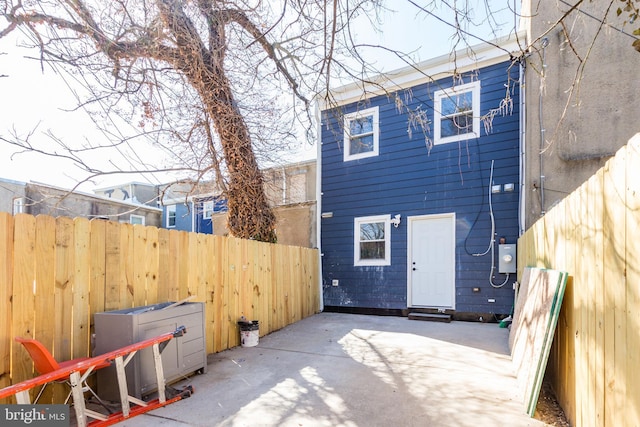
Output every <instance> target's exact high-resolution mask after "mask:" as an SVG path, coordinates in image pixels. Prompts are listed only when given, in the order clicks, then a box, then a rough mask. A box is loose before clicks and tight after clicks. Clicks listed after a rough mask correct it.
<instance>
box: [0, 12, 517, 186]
mask: <svg viewBox="0 0 640 427" xmlns="http://www.w3.org/2000/svg"><path fill="white" fill-rule="evenodd" d="M470 1H471V2H472V3H474V2H477V5H476V7H477V8H480V9H481V8H482V4H483V1H482V0H470ZM388 3H389V4H390V5H391V6H389V7H390V8H392V9H393V10H388V11H385V12H384V13H383V14H382V16H381V22H382V28H383V30H382V32H380V33H374V32H373V31H371V27H370V25H369V24H368V23H366V22H364V21H362V22H360V23H357V26H356V28H357V30H356V33H357V36H358V37H359V39H360V41H362V42H367V43H370V44H378V45H384V46H385V47H388V48H393V49H397V50H402V51H404V52H410V53H411V56H412V58H413V59H414V60H415V61H422V60H426V59H429V58H433V57H437V56H440V55H443V54H446V53H448V52H449V51H450V49H451V39H450V37H451V34H452V31H453V30H452V29H451V27H449V26H447V25H444V24H443V23H442V22H440V21H439V20H437V19H434V18H432V17H426V16H425V15H424V14H420V13H416V8H415V7H414V6H413V5H411V4H410V3H411V2H409V1H406V2H400V1H397V0H396V1H390V2H388ZM499 3H500V4H504V3H503V2H499ZM501 7H503V6H501ZM478 13H481V11H479V12H478ZM441 16H444V14H442V15H441ZM496 19H497V20H498V21H499V22H500V23H501V24H503V27H502V32H503V33H504V32H508V31H509V30H510V29H511V28H513V25H512V24H513V16H512V15H511V14H510V13H508V11H503V13H502V14H500V15H499V16H498V17H497V18H496ZM473 32H474V33H476V34H480V35H482V36H483V37H484V38H486V39H492V38H494V37H495V34H492V33H491V32H490V31H489V29H488V27H486V26H484V27H481V28H480V29H478V28H474V29H473ZM499 35H502V34H499ZM470 43H471V44H477V43H479V40H474V39H471V40H470ZM0 53H3V54H0V75H3V74H4V75H7V76H8V77H2V78H0V96H1V99H2V102H0V136H2V137H5V138H7V139H10V138H11V135H13V134H14V133H15V134H18V135H19V136H21V137H26V136H27V135H29V134H30V136H29V140H30V141H32V143H33V144H34V145H35V146H38V147H52V146H54V141H53V139H52V138H51V136H50V135H54V136H55V137H56V138H59V139H61V140H63V141H64V142H65V143H67V144H70V145H74V146H79V145H81V144H83V143H84V142H85V141H87V140H91V141H92V142H94V143H95V142H96V141H97V142H99V143H103V144H107V143H108V140H107V139H106V137H105V136H104V135H103V134H101V133H100V132H98V131H97V129H96V125H95V124H94V123H93V122H92V120H91V119H90V118H89V116H88V115H87V114H86V113H85V112H84V111H83V110H81V109H80V110H75V111H73V110H74V109H75V107H76V105H77V101H76V99H75V97H74V96H73V95H72V94H71V90H70V89H69V87H68V85H67V83H66V82H65V78H64V76H62V75H59V74H56V73H55V72H54V71H53V70H52V69H51V68H48V67H46V66H45V68H44V70H43V69H41V67H40V63H39V62H38V61H37V60H34V59H29V57H31V58H33V57H37V52H34V51H32V50H27V49H24V48H20V47H19V41H18V39H17V37H15V36H12V37H7V38H2V39H0ZM370 58H371V61H372V62H375V64H376V67H379V69H380V70H383V71H391V70H393V69H396V68H400V67H403V66H405V65H406V64H404V63H402V61H399V60H398V58H396V57H395V56H394V55H391V54H384V53H382V52H381V51H376V52H371V54H370ZM67 79H68V78H67ZM128 126H129V125H127V124H120V128H121V131H122V132H123V133H128V129H127V128H128ZM132 154H133V153H132V152H131V151H130V152H129V153H124V154H123V153H122V152H118V151H115V150H101V151H100V152H94V153H90V154H87V156H86V157H87V161H88V162H89V163H90V164H91V165H94V166H97V167H99V168H105V169H113V167H112V164H116V165H118V166H119V167H121V168H127V164H128V163H129V162H130V160H129V159H130V158H131V157H132ZM135 155H136V156H141V157H143V158H145V159H152V160H154V161H157V162H162V161H163V156H164V155H165V154H164V153H162V152H159V151H158V150H157V149H156V150H154V149H152V148H151V147H145V146H144V145H142V146H137V147H136V149H135ZM315 155H316V148H315V147H314V146H311V145H309V144H308V143H306V142H301V144H300V149H299V151H298V152H297V153H295V154H293V155H292V156H291V159H290V161H301V160H308V159H313V158H315ZM86 176H87V174H86V172H83V171H81V170H80V169H79V168H77V167H76V166H74V164H73V162H71V161H69V160H63V159H56V158H52V157H50V156H45V155H43V154H40V153H37V152H23V151H22V152H21V151H19V150H17V149H16V148H15V147H14V146H11V145H9V144H7V143H6V142H3V141H1V140H0V178H2V179H10V180H14V181H21V182H29V181H34V182H41V183H46V184H49V185H54V186H58V187H62V188H72V187H74V186H75V185H76V184H77V183H78V182H79V181H81V180H82V179H84V178H86ZM172 178H173V177H172V176H170V175H160V174H157V175H155V176H149V175H109V176H102V177H96V178H94V179H92V180H91V181H89V182H87V183H84V184H82V185H81V186H80V187H79V190H81V191H86V192H91V190H93V189H94V188H102V187H108V186H112V185H118V184H123V183H127V182H131V181H136V182H149V183H152V184H160V183H162V182H168V181H170V180H171V179H172Z"/></svg>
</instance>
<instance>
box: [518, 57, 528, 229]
mask: <svg viewBox="0 0 640 427" xmlns="http://www.w3.org/2000/svg"><path fill="white" fill-rule="evenodd" d="M526 61H527V59H526V57H525V56H523V57H522V59H521V60H520V69H519V72H520V76H519V78H520V82H519V83H520V88H519V90H520V192H519V193H520V194H519V196H520V209H519V212H518V224H519V228H520V229H519V230H518V231H519V233H518V236H522V235H523V234H524V231H525V227H526V224H525V211H526V192H525V190H526V186H525V179H526V176H525V173H526V172H525V171H526V169H525V168H526V164H527V163H526V160H527V158H526V136H527V133H526V125H527V120H526V117H527V116H526V113H525V108H526V103H525V96H526V91H527V87H526V84H525V67H526V65H527V62H526Z"/></svg>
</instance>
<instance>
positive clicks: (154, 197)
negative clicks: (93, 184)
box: [93, 182, 159, 208]
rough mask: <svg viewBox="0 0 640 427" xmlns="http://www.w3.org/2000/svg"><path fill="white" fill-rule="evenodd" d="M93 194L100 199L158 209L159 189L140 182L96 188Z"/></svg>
mask: <svg viewBox="0 0 640 427" xmlns="http://www.w3.org/2000/svg"><path fill="white" fill-rule="evenodd" d="M93 192H94V193H95V194H96V195H98V196H102V197H106V198H108V199H115V200H123V201H128V202H133V203H140V204H143V205H148V206H153V207H154V208H155V207H158V200H159V187H158V186H157V185H152V184H145V183H142V182H129V183H126V184H122V185H116V186H112V187H105V188H98V189H95V190H93Z"/></svg>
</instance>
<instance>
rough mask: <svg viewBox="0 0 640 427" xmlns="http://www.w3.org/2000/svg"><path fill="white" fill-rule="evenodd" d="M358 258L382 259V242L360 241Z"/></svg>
mask: <svg viewBox="0 0 640 427" xmlns="http://www.w3.org/2000/svg"><path fill="white" fill-rule="evenodd" d="M360 259H384V242H362V243H360Z"/></svg>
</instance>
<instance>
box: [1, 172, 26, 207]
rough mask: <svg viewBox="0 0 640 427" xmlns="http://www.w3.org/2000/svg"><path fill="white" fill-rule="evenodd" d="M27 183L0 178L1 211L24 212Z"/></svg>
mask: <svg viewBox="0 0 640 427" xmlns="http://www.w3.org/2000/svg"><path fill="white" fill-rule="evenodd" d="M26 188H27V184H26V183H24V182H19V181H12V180H9V179H2V178H0V212H9V213H10V214H13V215H15V214H19V213H24V211H25V210H24V203H25V196H26V195H25V191H26Z"/></svg>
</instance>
